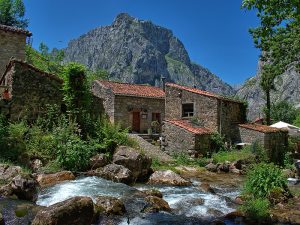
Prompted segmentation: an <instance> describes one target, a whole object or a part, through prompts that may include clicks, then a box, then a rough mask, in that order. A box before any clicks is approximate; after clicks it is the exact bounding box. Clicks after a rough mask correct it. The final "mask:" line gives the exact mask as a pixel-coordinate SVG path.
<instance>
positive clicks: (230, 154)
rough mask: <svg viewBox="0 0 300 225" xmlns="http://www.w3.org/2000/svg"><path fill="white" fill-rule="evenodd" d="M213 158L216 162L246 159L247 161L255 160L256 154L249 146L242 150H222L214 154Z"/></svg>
mask: <svg viewBox="0 0 300 225" xmlns="http://www.w3.org/2000/svg"><path fill="white" fill-rule="evenodd" d="M212 159H213V161H214V162H216V163H223V162H225V161H229V162H233V161H237V160H246V161H247V162H253V161H254V155H253V153H251V151H250V150H249V149H248V148H244V149H242V150H232V151H220V152H217V153H214V154H213V155H212Z"/></svg>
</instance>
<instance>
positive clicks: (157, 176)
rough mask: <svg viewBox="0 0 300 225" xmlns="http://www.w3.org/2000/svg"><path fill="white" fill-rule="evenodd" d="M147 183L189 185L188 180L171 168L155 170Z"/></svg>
mask: <svg viewBox="0 0 300 225" xmlns="http://www.w3.org/2000/svg"><path fill="white" fill-rule="evenodd" d="M148 183H149V184H163V185H174V186H189V185H191V182H190V181H187V180H185V179H183V178H182V177H181V176H180V175H178V174H177V173H174V172H173V171H171V170H159V171H155V172H154V173H153V174H152V175H151V176H150V178H149V182H148Z"/></svg>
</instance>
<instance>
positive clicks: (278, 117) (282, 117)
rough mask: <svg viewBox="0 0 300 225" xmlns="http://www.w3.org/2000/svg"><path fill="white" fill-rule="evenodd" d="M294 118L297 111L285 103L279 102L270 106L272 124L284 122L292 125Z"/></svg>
mask: <svg viewBox="0 0 300 225" xmlns="http://www.w3.org/2000/svg"><path fill="white" fill-rule="evenodd" d="M296 116H297V109H296V108H295V106H293V105H292V104H290V103H288V102H287V101H280V102H278V103H275V104H272V106H271V118H272V119H273V120H274V122H278V121H284V122H286V123H292V122H293V121H294V120H295V119H296Z"/></svg>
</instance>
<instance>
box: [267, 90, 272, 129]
mask: <svg viewBox="0 0 300 225" xmlns="http://www.w3.org/2000/svg"><path fill="white" fill-rule="evenodd" d="M266 97H267V109H266V122H267V125H268V126H270V125H271V99H270V90H266Z"/></svg>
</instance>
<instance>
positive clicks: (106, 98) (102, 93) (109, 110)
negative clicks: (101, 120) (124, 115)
mask: <svg viewBox="0 0 300 225" xmlns="http://www.w3.org/2000/svg"><path fill="white" fill-rule="evenodd" d="M92 93H93V95H94V96H96V97H97V98H100V99H101V100H102V103H101V104H103V108H104V111H105V113H106V114H107V116H108V118H109V120H110V121H111V122H112V123H113V122H114V120H115V116H114V115H115V114H114V113H115V108H114V105H115V95H114V94H113V93H112V91H111V90H110V89H107V88H105V87H103V86H102V85H101V84H99V83H98V82H97V81H94V82H93V84H92ZM101 107H102V106H101Z"/></svg>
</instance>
